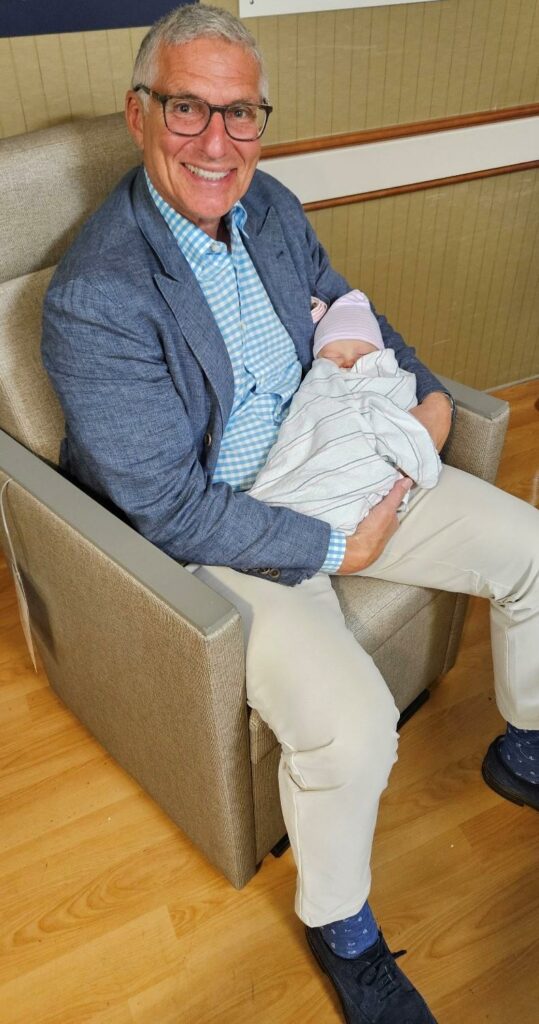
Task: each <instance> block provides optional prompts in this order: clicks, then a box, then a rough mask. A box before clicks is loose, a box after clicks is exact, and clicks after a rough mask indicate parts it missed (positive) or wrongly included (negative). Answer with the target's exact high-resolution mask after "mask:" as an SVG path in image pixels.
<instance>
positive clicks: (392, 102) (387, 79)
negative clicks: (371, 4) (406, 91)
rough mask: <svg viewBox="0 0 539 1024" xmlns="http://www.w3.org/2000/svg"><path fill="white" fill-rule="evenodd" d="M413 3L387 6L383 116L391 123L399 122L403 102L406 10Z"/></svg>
mask: <svg viewBox="0 0 539 1024" xmlns="http://www.w3.org/2000/svg"><path fill="white" fill-rule="evenodd" d="M410 6H413V5H409V4H406V5H399V6H397V7H388V8H386V10H387V13H388V18H387V28H386V61H385V73H384V79H383V81H384V88H383V106H382V110H383V117H384V120H385V121H387V123H388V124H389V123H390V124H397V123H398V120H399V116H400V115H399V110H400V104H401V99H400V95H401V83H402V77H403V69H404V63H405V57H406V54H405V49H404V42H405V39H406V10H407V8H409V7H410Z"/></svg>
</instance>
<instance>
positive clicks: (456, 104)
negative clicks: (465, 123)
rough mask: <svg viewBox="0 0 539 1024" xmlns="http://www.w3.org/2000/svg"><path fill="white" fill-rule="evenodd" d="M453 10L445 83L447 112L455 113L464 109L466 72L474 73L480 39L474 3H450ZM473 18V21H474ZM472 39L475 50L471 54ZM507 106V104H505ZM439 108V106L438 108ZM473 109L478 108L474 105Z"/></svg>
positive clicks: (478, 57) (479, 49)
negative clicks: (446, 80) (448, 61)
mask: <svg viewBox="0 0 539 1024" xmlns="http://www.w3.org/2000/svg"><path fill="white" fill-rule="evenodd" d="M451 6H452V7H453V8H454V10H455V12H456V17H455V30H454V34H453V38H452V41H451V44H450V50H451V62H450V74H449V81H448V84H447V108H446V109H447V112H450V111H451V112H453V113H456V114H459V113H462V112H463V111H465V110H466V108H465V106H464V102H463V97H464V89H465V84H466V79H467V76H468V74H470V73H471V74H473V75H475V73H476V66H477V61H478V60H481V43H480V40H479V41H478V42H475V40H476V36H477V28H476V25H477V24H478V20H479V19H478V17H477V11H476V5H475V4H470V3H467V2H465V3H463V2H462V0H458V2H456V3H454V4H452V5H451ZM474 19H475V21H474ZM472 41H473V45H474V47H475V50H476V52H475V53H473V54H472ZM505 105H506V106H508V105H509V104H505ZM438 109H439V108H438ZM472 109H473V110H477V109H478V108H477V107H476V106H475V105H474V106H473V107H472Z"/></svg>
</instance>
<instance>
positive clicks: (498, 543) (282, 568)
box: [43, 5, 539, 1024]
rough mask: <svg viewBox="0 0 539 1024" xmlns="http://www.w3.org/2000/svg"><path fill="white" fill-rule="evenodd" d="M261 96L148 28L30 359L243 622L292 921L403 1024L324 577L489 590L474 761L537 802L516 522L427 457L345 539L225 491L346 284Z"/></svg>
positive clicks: (109, 478) (384, 762)
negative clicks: (274, 777)
mask: <svg viewBox="0 0 539 1024" xmlns="http://www.w3.org/2000/svg"><path fill="white" fill-rule="evenodd" d="M266 97H267V90H266V85H265V79H264V74H263V69H262V64H261V58H260V55H259V53H258V50H257V49H256V46H255V43H254V40H253V39H252V37H251V36H250V35H249V34H248V33H247V31H246V30H245V28H244V26H242V24H241V23H240V22H239V21H238V20H237V19H235V18H234V17H232V16H231V15H229V14H226V13H225V12H223V11H221V10H219V9H217V8H213V7H209V6H208V7H203V6H198V5H197V6H193V7H183V8H180V9H179V10H178V11H176V12H172V13H171V14H170V15H168V16H167V17H166V18H165V19H163V20H162V21H161V22H159V23H157V25H156V26H154V28H153V30H151V32H150V33H149V35H148V36H147V37H146V39H145V40H144V42H143V44H142V47H141V51H140V53H139V55H138V58H137V62H136V65H135V71H134V78H133V89H132V90H130V91H129V93H128V95H127V101H126V117H127V124H128V127H129V130H130V132H131V134H132V136H133V138H134V139H135V141H136V143H137V145H138V146H139V147H140V149H141V151H142V153H143V159H144V167H143V168H139V169H135V170H134V171H133V172H131V173H129V174H128V175H127V176H126V177H125V178H124V179H123V181H122V182H121V183H120V184H119V186H118V187H117V189H116V190H115V192H114V193H113V194H112V195H111V196H110V197H109V199H108V200H107V201H106V203H105V204H104V205H103V207H102V208H101V209H100V210H99V211H98V212H97V213H96V214H95V215H94V216H93V217H92V218H91V220H90V221H89V223H88V224H87V225H86V227H85V229H84V230H83V232H82V233H81V235H80V236H79V238H78V240H77V241H76V242H75V244H74V246H73V247H72V249H71V250H70V251H69V253H68V254H67V256H66V257H65V259H64V261H63V262H62V264H61V266H60V267H59V269H58V271H57V273H56V274H55V277H54V279H53V281H52V283H51V287H50V290H49V293H48V295H47V299H46V303H45V311H44V335H43V355H44V361H45V365H46V367H47V369H48V371H49V373H50V375H51V378H52V380H53V383H54V385H55V387H56V390H57V392H58V394H59V396H60V399H61V402H62V405H63V408H64V411H65V417H66V438H65V440H64V442H63V445H62V454H61V458H62V465H63V466H64V468H65V469H66V470H67V471H68V472H69V473H71V474H72V475H73V476H74V477H76V478H77V479H78V480H79V481H81V483H82V484H83V485H85V486H87V487H89V488H91V489H92V490H93V491H94V492H96V493H97V494H100V495H102V496H104V497H106V498H107V499H109V500H111V501H112V502H114V504H115V505H116V506H117V507H119V508H120V509H122V510H123V511H124V513H125V514H126V515H127V516H128V518H129V520H130V521H131V522H132V523H133V524H134V525H135V526H136V527H137V529H139V530H140V531H141V532H142V533H143V534H144V535H145V536H147V537H148V538H150V539H151V540H153V541H154V542H155V543H156V544H158V545H159V546H160V547H161V548H163V549H164V550H165V551H167V552H168V553H169V554H170V555H171V556H172V557H175V558H177V559H180V560H182V561H187V562H193V563H198V565H199V568H198V569H197V571H198V573H199V575H200V576H201V578H203V579H205V580H207V581H209V582H210V583H211V585H212V586H213V587H214V588H216V589H218V590H220V591H221V592H223V593H224V594H226V595H227V596H228V597H230V598H231V600H232V601H233V602H234V604H235V605H236V607H238V608H239V610H240V612H241V613H242V615H243V618H244V622H245V629H246V635H247V653H246V657H247V669H246V677H247V693H248V700H249V703H250V705H251V706H252V707H253V708H256V709H257V711H258V712H259V713H260V715H261V716H262V718H263V719H264V720H265V721H266V722H267V723H268V725H269V726H270V728H271V729H272V730H273V731H274V732H275V734H276V735H277V736H278V738H279V740H280V742H281V745H282V759H281V766H280V774H279V782H280V791H281V799H282V805H283V813H284V817H285V821H286V825H287V829H288V834H289V836H290V840H291V845H292V849H293V853H294V857H295V860H296V864H297V867H298V889H297V901H296V908H297V912H298V914H299V916H300V917H301V918H302V920H303V921H304V922H305V924H306V926H307V936H308V940H309V943H310V945H311V948H312V949H313V952H314V954H315V956H316V958H317V960H318V961H319V963H320V965H321V967H322V969H323V970H324V971H326V973H327V974H328V975H329V976H330V978H331V979H332V981H333V983H334V984H335V986H336V988H337V990H338V992H339V995H340V998H341V1000H342V1003H343V1008H344V1012H345V1015H346V1019H347V1021H349V1022H357V1024H359V1022H370V1024H373V1022H376V1024H405V1022H412V1024H421V1022H428V1021H430V1022H432V1021H433V1020H434V1018H433V1017H432V1015H431V1014H430V1012H429V1010H428V1009H427V1006H426V1004H425V1003H424V1001H423V999H422V998H421V996H420V995H419V993H418V992H417V991H416V990H415V989H414V988H413V986H412V985H411V984H410V983H409V982H408V981H407V979H406V978H405V977H404V975H403V974H402V973H401V972H400V971H399V969H398V967H397V966H396V964H395V961H394V958H393V957H392V955H391V954H390V953H389V950H388V949H387V946H386V945H385V943H384V940H383V938H382V936H381V933H379V931H378V927H377V925H376V922H375V920H374V917H373V915H372V912H371V910H370V908H369V905H368V903H367V902H366V901H367V896H368V891H369V884H370V873H369V857H370V849H371V844H372V837H373V831H374V826H375V821H376V814H377V808H378V801H379V796H380V793H381V792H382V790H383V789H384V788H385V786H386V783H387V779H388V775H389V772H390V769H391V766H392V764H393V763H394V761H395V758H396V741H397V736H396V732H395V726H396V723H397V717H398V715H397V711H396V709H395V706H394V704H393V701H392V698H391V696H390V694H389V692H388V690H387V688H386V686H385V684H384V682H383V679H382V677H381V676H380V673H379V672H378V670H377V669H376V667H375V666H374V664H373V662H372V660H371V659H370V657H368V656H367V655H366V654H365V653H364V652H363V651H362V649H361V648H360V647H359V646H358V644H357V643H356V642H355V640H354V639H353V637H352V636H351V634H350V633H349V632H348V631H347V629H346V627H345V625H344V620H343V617H342V614H341V612H340V608H339V605H338V602H337V599H336V596H335V594H334V591H333V589H332V587H331V583H330V576H329V574H330V573H332V572H339V573H345V574H346V573H351V572H361V573H364V572H365V573H366V574H367V575H373V576H376V577H378V578H384V579H392V580H396V581H398V582H404V583H410V584H424V585H427V586H434V587H440V588H442V589H448V590H454V591H465V592H469V593H478V594H483V595H484V596H486V597H489V598H490V599H491V601H492V628H493V652H494V662H495V673H496V694H497V699H498V704H499V707H500V710H501V711H502V713H503V714H504V715H505V717H506V718H507V719H508V721H510V722H511V723H512V726H514V727H516V733H515V732H511V734H510V735H509V736H508V737H505V738H504V739H503V740H501V739H500V740H499V741H498V742H496V744H494V745H493V746H492V748H491V750H490V751H489V754H488V756H487V760H486V762H485V772H487V773H488V775H489V781H490V783H491V784H492V785H494V786H495V788H497V789H498V790H499V791H500V792H502V793H503V794H504V795H505V796H508V797H509V799H518V800H519V801H520V802H526V803H528V804H530V805H532V806H535V807H537V806H538V804H539V801H538V799H537V794H538V792H539V790H538V789H537V787H536V784H535V782H534V781H533V776H532V775H531V774H530V772H529V769H530V766H531V765H532V764H533V763H534V762H533V761H532V760H529V759H528V758H533V757H535V756H536V755H535V753H534V751H535V750H536V749H537V740H538V737H539V706H538V697H537V679H538V675H539V672H538V658H537V643H536V638H537V621H538V620H537V607H538V603H539V602H538V597H537V590H538V583H537V576H538V573H537V565H538V562H539V558H538V551H537V536H538V531H537V525H538V521H537V517H536V513H535V512H534V510H533V509H531V508H530V507H529V506H528V505H526V504H524V503H522V502H519V501H517V500H516V499H514V498H511V497H510V496H509V495H506V494H503V493H502V492H500V491H497V490H496V489H494V488H492V487H490V486H489V485H487V484H485V483H484V482H483V481H480V480H477V479H475V478H472V477H469V476H467V475H466V474H464V473H460V472H459V471H457V470H454V469H450V468H444V470H443V472H442V475H441V479H440V483H439V485H438V487H437V488H435V489H434V490H433V491H429V492H420V494H419V495H418V496H416V497H415V498H414V499H413V500H412V502H411V504H410V509H409V511H408V512H407V514H406V516H405V517H404V518H403V519H402V522H401V524H400V526H399V521H398V518H397V514H396V513H397V508H398V506H399V505H400V502H401V499H402V497H403V494H404V492H405V490H406V487H407V483H406V482H404V481H399V482H398V483H397V484H396V485H395V487H394V489H393V491H392V492H391V493H390V494H389V495H388V496H387V498H385V499H384V500H383V501H382V502H381V503H380V504H379V505H378V506H377V507H376V508H375V509H374V510H373V511H372V512H371V513H370V514H369V516H368V517H367V518H366V519H365V520H363V521H362V522H361V524H360V526H359V527H358V529H357V531H356V533H355V534H354V535H353V536H351V537H348V538H345V537H344V536H343V535H342V534H340V533H339V531H331V530H330V528H329V526H328V525H327V524H325V523H322V522H320V521H318V520H316V519H311V518H308V517H305V516H302V515H300V514H298V513H296V512H293V511H291V510H289V509H285V508H270V507H268V506H266V505H264V504H263V503H262V502H257V501H256V500H255V499H253V498H251V497H250V496H249V495H247V494H246V493H244V492H245V490H246V489H247V488H248V487H249V486H250V484H251V483H252V481H253V479H254V477H255V475H256V473H257V471H258V469H259V468H260V466H261V465H262V464H263V462H264V460H265V458H266V455H267V452H268V450H269V448H270V447H271V445H272V443H273V441H274V440H275V437H276V434H277V431H278V427H279V424H280V422H281V421H282V419H283V418H284V416H285V415H286V412H287V408H288V405H289V402H290V400H291V397H292V395H293V393H294V392H295V390H296V389H297V387H298V385H299V382H300V379H301V375H302V372H303V371H304V370H305V369H307V368H308V367H309V366H310V363H311V361H312V335H313V323H312V317H311V312H310V301H311V296H314V297H316V298H319V299H322V300H323V301H324V302H326V303H328V304H331V303H332V302H333V301H334V300H335V299H337V298H338V297H339V296H341V295H342V294H344V293H345V292H346V291H348V290H349V285H348V283H347V282H346V281H344V279H343V278H342V277H340V275H338V274H337V273H335V271H333V270H332V268H331V266H330V264H329V261H328V258H327V256H326V254H325V252H324V251H323V249H322V248H321V246H320V245H319V243H318V241H317V239H316V237H315V235H314V233H313V231H312V229H311V227H310V226H309V224H308V222H307V220H306V219H305V217H304V215H303V212H302V209H301V206H300V204H299V202H298V201H297V200H296V199H295V197H294V196H292V195H291V194H290V193H289V192H288V190H286V189H285V188H283V187H282V186H281V185H279V184H278V183H277V182H276V181H275V180H273V179H271V178H270V177H268V176H267V175H264V174H261V172H258V171H256V164H257V161H258V158H259V155H260V137H261V134H262V132H263V130H264V127H265V124H266V120H267V116H268V114H269V113H270V111H271V108H270V107H269V106H268V104H267V102H266ZM378 322H379V324H380V328H381V331H382V336H383V338H384V343H385V345H386V346H389V347H392V348H393V349H394V351H395V354H396V357H397V360H398V362H399V364H400V366H401V367H403V368H404V369H408V370H411V371H412V372H414V373H415V374H416V378H417V393H418V401H419V405H418V408H417V410H416V411H415V415H417V417H418V419H420V420H421V422H422V423H423V424H424V425H425V426H426V428H427V429H428V430H429V432H430V434H431V436H432V438H433V440H434V442H435V444H436V447H437V448H438V449H440V448H441V447H442V445H443V443H444V441H445V439H446V437H447V434H448V431H449V429H450V422H451V402H450V399H449V396H447V394H446V393H445V392H444V389H443V388H442V387H441V385H440V383H439V382H438V381H437V380H436V378H435V377H433V376H432V374H430V373H429V371H428V370H427V369H426V368H425V367H423V366H422V364H421V363H420V362H419V361H418V360H417V359H416V357H415V355H414V353H413V350H411V349H409V348H408V347H407V346H406V345H405V343H404V342H403V340H402V338H401V337H400V336H399V335H398V334H396V332H394V331H393V330H392V328H391V327H390V326H389V324H388V323H387V321H386V320H385V319H384V318H383V317H378ZM283 584H284V585H283ZM290 652H293V655H291V653H290ZM530 730H532V731H530ZM515 737H516V738H515ZM518 744H520V746H518ZM526 744H527V746H526ZM524 748H525V749H526V754H525V756H522V751H523V750H524ZM516 756H518V757H520V760H521V761H522V764H518V766H517V770H518V771H519V772H520V776H519V775H518V774H515V773H514V772H513V771H512V769H511V767H510V766H511V765H514V764H515V761H514V758H515V757H516ZM524 776H526V777H524Z"/></svg>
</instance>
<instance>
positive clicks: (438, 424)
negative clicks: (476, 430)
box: [410, 391, 451, 451]
mask: <svg viewBox="0 0 539 1024" xmlns="http://www.w3.org/2000/svg"><path fill="white" fill-rule="evenodd" d="M410 413H411V415H412V416H415V418H416V420H419V422H420V423H422V424H423V426H424V427H425V428H426V429H427V430H428V432H429V434H430V436H431V437H432V440H433V442H434V444H435V445H436V450H437V451H441V450H442V448H443V446H444V444H445V442H446V440H447V436H448V434H449V431H450V429H451V402H450V401H449V400H448V399H447V397H446V395H444V393H443V392H442V391H433V392H432V393H431V394H430V395H427V397H426V398H424V399H423V401H422V402H421V405H416V407H415V409H410Z"/></svg>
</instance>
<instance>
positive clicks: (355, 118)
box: [349, 7, 372, 130]
mask: <svg viewBox="0 0 539 1024" xmlns="http://www.w3.org/2000/svg"><path fill="white" fill-rule="evenodd" d="M353 14H354V17H353V28H352V36H351V50H352V55H353V57H352V66H351V70H350V117H349V124H355V125H357V127H358V130H361V129H363V128H367V127H368V125H367V120H368V88H369V55H370V52H371V25H372V8H368V7H367V8H365V9H364V10H355V11H354V12H353Z"/></svg>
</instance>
